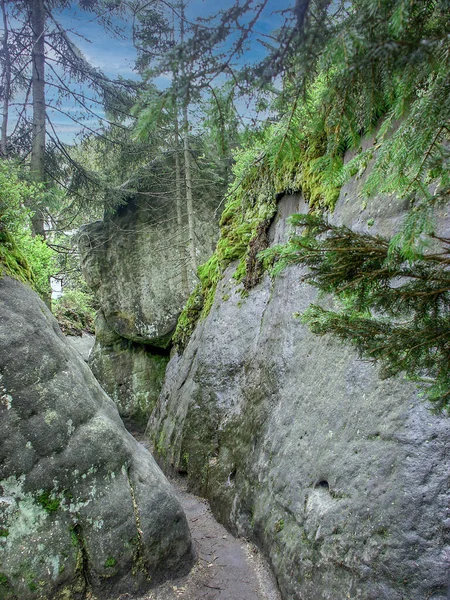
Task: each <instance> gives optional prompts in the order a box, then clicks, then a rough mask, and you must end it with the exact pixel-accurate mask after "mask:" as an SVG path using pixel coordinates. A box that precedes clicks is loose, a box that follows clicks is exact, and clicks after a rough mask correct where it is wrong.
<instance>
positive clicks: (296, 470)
mask: <svg viewBox="0 0 450 600" xmlns="http://www.w3.org/2000/svg"><path fill="white" fill-rule="evenodd" d="M352 185H353V186H354V187H353V188H350V187H346V188H344V190H343V193H342V197H341V199H340V202H339V205H338V207H337V209H336V212H335V215H334V217H333V218H334V219H335V220H336V221H339V220H340V221H345V222H346V223H352V224H354V225H358V224H359V226H360V227H361V228H369V227H373V229H375V228H376V227H377V228H378V231H381V232H383V233H390V232H391V231H392V229H393V228H394V227H395V226H396V223H397V222H398V220H399V218H400V214H401V213H400V212H399V211H400V208H401V207H396V206H395V203H392V205H389V199H385V202H386V203H387V204H385V208H384V210H383V209H381V210H378V209H377V205H376V202H377V201H378V202H379V201H380V199H375V201H374V203H373V204H371V205H370V206H367V205H360V201H358V200H357V194H356V193H355V189H354V188H355V187H356V188H357V187H358V185H359V183H358V182H353V183H352ZM349 192H352V193H351V194H350V193H349ZM351 198H353V199H351ZM306 208H307V207H305V205H304V203H303V201H302V199H301V198H300V197H285V198H284V199H283V200H281V202H280V205H279V212H278V216H277V218H276V219H275V222H274V224H273V225H272V229H271V237H272V240H273V241H274V242H280V241H283V240H285V239H286V233H287V229H288V226H287V224H286V217H287V216H288V215H289V214H291V213H293V212H301V211H302V210H305V209H306ZM374 220H375V223H374ZM232 275H233V267H230V268H229V269H228V270H227V272H226V273H225V276H224V278H223V280H222V282H221V285H220V286H219V289H218V290H217V293H216V298H215V303H214V306H213V308H212V310H211V312H210V314H209V316H208V317H207V318H206V319H205V320H204V321H203V322H201V323H200V324H199V325H198V326H197V328H196V331H195V332H194V335H193V337H192V338H191V341H190V343H189V345H188V347H187V348H186V350H185V352H184V354H183V356H182V357H180V356H178V355H176V356H174V357H173V358H172V360H171V361H170V363H169V366H168V370H167V375H166V383H165V385H164V388H163V391H162V394H161V397H160V400H159V402H158V405H157V408H156V410H155V412H154V413H153V415H152V417H151V419H150V422H149V426H148V434H149V436H150V438H151V439H152V441H153V443H154V446H155V448H156V450H157V452H158V454H159V457H160V460H161V462H162V464H163V465H164V466H165V468H166V469H167V470H170V469H178V470H181V471H185V472H187V473H188V478H189V481H190V484H191V487H193V488H194V489H196V490H199V491H201V492H202V493H204V494H206V495H207V496H208V497H209V499H210V500H211V503H212V507H213V510H214V512H215V514H216V515H217V516H218V517H219V518H220V520H221V521H222V522H224V523H226V524H227V525H228V527H230V528H231V529H232V530H234V531H238V532H239V533H241V534H243V535H246V536H248V537H250V538H252V539H253V540H255V541H256V542H257V543H258V544H259V545H260V546H262V548H263V549H264V550H265V553H266V555H267V556H268V557H269V559H270V561H271V564H272V566H273V568H274V571H275V574H276V576H277V579H278V582H279V585H280V588H281V590H282V593H283V596H284V598H286V599H289V600H300V599H301V600H344V599H352V600H353V599H360V600H405V599H408V600H418V599H419V598H423V599H425V598H430V599H431V598H433V599H434V600H438V599H439V600H444V599H448V598H449V594H450V589H449V587H448V584H449V580H448V573H449V560H450V509H449V506H450V491H449V487H448V460H449V456H448V447H449V443H450V427H449V426H450V421H449V420H448V418H446V417H442V416H435V415H432V414H431V413H430V412H429V409H428V406H427V405H426V404H425V403H424V401H423V400H422V399H420V398H419V397H418V394H417V392H416V388H415V387H414V385H412V384H411V383H408V382H406V381H403V380H400V379H389V380H384V381H381V380H380V379H379V377H378V375H377V370H376V369H375V368H374V367H373V366H372V365H370V364H368V363H364V362H361V361H359V360H357V359H356V357H355V355H354V354H353V352H352V351H351V350H350V349H348V348H347V347H346V346H344V345H341V344H339V343H338V342H336V341H335V340H334V339H332V338H328V337H322V338H320V337H317V336H314V335H313V334H311V333H310V332H309V330H308V329H307V328H305V327H304V326H303V325H302V324H301V323H300V322H299V321H298V320H297V319H295V318H294V316H293V314H294V313H295V312H297V311H303V310H304V309H306V308H307V306H308V305H309V303H310V302H311V301H313V300H314V298H315V294H314V290H313V288H311V287H310V286H307V285H306V284H303V283H302V281H301V276H302V271H301V269H300V268H299V267H291V268H289V269H288V270H286V271H285V272H284V274H283V275H282V276H280V277H278V278H277V279H276V280H275V281H274V282H272V281H271V280H270V279H269V278H268V277H266V278H265V279H264V280H263V281H262V283H261V284H259V285H258V286H257V287H256V288H254V289H253V290H251V291H250V293H249V295H248V297H241V294H240V293H239V289H237V288H236V282H235V281H234V280H233V279H232Z"/></svg>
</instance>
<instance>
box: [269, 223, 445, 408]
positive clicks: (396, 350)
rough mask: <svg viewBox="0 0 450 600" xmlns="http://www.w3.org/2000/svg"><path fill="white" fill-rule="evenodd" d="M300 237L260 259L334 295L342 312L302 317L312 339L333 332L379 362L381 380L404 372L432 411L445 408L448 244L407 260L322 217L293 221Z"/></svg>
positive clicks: (313, 311)
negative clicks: (292, 268)
mask: <svg viewBox="0 0 450 600" xmlns="http://www.w3.org/2000/svg"><path fill="white" fill-rule="evenodd" d="M291 221H292V223H293V225H295V226H297V227H301V228H303V230H304V231H303V235H295V236H292V238H291V240H290V243H289V244H287V245H286V246H281V247H278V248H274V249H271V250H270V251H269V252H267V253H266V254H270V255H271V256H277V260H278V262H277V263H276V265H275V267H274V272H275V273H277V272H279V271H280V270H282V269H283V268H284V267H285V266H286V265H288V264H293V263H302V264H304V265H306V266H308V267H309V273H308V274H306V275H305V276H304V280H305V281H307V282H308V283H310V284H312V285H314V286H316V287H317V288H318V289H319V290H320V291H321V292H323V293H327V294H330V293H331V294H333V295H334V297H335V298H336V299H337V300H338V301H339V304H340V309H338V310H325V309H323V308H322V307H321V306H319V305H315V304H313V305H311V306H310V308H309V309H308V310H307V311H306V312H305V313H303V314H302V315H301V319H302V321H303V322H305V323H307V324H308V325H309V327H310V328H311V330H312V331H313V332H314V333H317V334H319V335H323V334H326V333H332V334H334V335H337V336H338V337H339V338H340V339H342V340H346V341H348V342H350V343H352V344H353V345H354V346H355V347H356V349H357V350H358V352H359V354H360V355H361V356H362V357H363V358H365V359H368V360H372V361H377V362H379V363H380V364H381V366H382V374H384V375H385V376H391V375H396V374H398V373H402V372H403V373H405V374H406V375H407V376H408V377H409V378H410V379H412V380H414V381H419V382H422V383H423V386H424V387H425V390H426V395H427V397H428V399H429V400H431V401H432V402H433V405H434V407H435V409H436V410H442V409H445V410H447V411H449V410H450V347H449V343H448V340H449V339H450V272H449V270H448V262H449V259H448V257H449V254H450V239H443V238H435V246H434V247H431V248H429V249H428V251H427V252H423V253H420V254H419V253H418V252H416V254H415V257H414V259H413V260H405V256H404V252H403V251H402V248H400V247H399V246H397V245H392V243H391V242H390V240H388V239H386V238H383V237H381V236H378V235H369V234H358V233H355V232H353V231H352V230H351V229H348V228H347V227H336V226H333V225H330V224H329V223H327V221H326V220H324V219H323V218H321V217H317V216H314V215H295V216H294V217H293V218H292V219H291Z"/></svg>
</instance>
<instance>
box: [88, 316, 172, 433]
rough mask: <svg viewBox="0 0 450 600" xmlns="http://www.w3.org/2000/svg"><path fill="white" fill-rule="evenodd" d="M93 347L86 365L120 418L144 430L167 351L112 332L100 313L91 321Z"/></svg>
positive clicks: (159, 382) (165, 365)
mask: <svg viewBox="0 0 450 600" xmlns="http://www.w3.org/2000/svg"><path fill="white" fill-rule="evenodd" d="M95 331H96V337H95V345H94V348H93V349H92V352H91V354H90V357H89V366H90V368H91V370H92V372H93V373H94V375H95V376H96V377H97V379H98V380H99V381H100V382H101V385H102V387H103V389H104V390H105V392H106V393H107V394H108V395H109V397H110V398H111V399H112V400H114V402H115V404H116V406H117V408H118V410H119V414H120V416H121V417H122V419H123V420H124V421H125V422H127V423H129V424H130V426H132V427H135V428H138V429H141V430H142V431H143V430H144V429H145V426H146V424H147V421H148V418H149V415H150V413H151V412H152V410H153V407H154V406H155V403H156V401H157V399H158V396H159V393H160V391H161V387H162V383H163V380H164V374H165V371H166V367H167V363H168V361H169V356H168V352H166V351H164V350H163V349H160V350H159V351H158V350H157V349H156V348H153V349H152V350H151V351H150V350H149V349H148V347H146V346H145V345H143V344H137V343H135V342H132V341H130V340H127V339H125V338H123V337H121V336H119V335H117V333H116V332H115V331H114V330H112V329H111V328H110V327H109V325H108V323H107V322H106V319H105V317H104V315H103V311H102V310H100V311H99V312H98V314H97V317H96V320H95Z"/></svg>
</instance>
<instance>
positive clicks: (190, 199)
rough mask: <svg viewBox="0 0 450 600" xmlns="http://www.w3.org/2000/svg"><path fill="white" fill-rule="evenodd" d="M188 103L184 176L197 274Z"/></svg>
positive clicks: (185, 113) (184, 127)
mask: <svg viewBox="0 0 450 600" xmlns="http://www.w3.org/2000/svg"><path fill="white" fill-rule="evenodd" d="M188 102H189V100H188V99H186V101H185V103H184V106H183V147H184V176H185V179H186V208H187V219H188V233H189V236H188V245H189V255H190V258H191V267H192V269H193V271H194V274H195V275H196V274H197V257H196V253H195V250H196V244H195V231H194V201H193V194H192V167H191V149H190V147H189V117H188Z"/></svg>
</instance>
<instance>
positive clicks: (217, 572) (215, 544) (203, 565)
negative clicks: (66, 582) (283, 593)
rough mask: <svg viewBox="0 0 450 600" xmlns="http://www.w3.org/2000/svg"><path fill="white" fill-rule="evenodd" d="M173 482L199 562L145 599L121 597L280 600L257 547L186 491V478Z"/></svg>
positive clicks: (123, 597) (202, 500)
mask: <svg viewBox="0 0 450 600" xmlns="http://www.w3.org/2000/svg"><path fill="white" fill-rule="evenodd" d="M141 443H142V442H141ZM144 445H146V444H145V442H144ZM171 483H172V485H173V486H174V488H175V490H176V492H177V495H178V497H179V500H180V502H181V504H182V506H183V509H184V511H185V513H186V516H187V519H188V522H189V526H190V529H191V533H192V538H193V540H194V545H195V549H196V552H197V563H196V564H195V566H194V568H193V569H192V571H191V572H190V573H189V575H187V576H186V577H183V578H181V579H178V580H176V581H170V582H166V583H165V584H163V585H161V586H159V587H157V588H154V589H153V590H151V591H150V592H148V594H147V595H145V596H143V597H141V598H133V597H132V596H130V595H128V594H124V595H122V596H121V598H120V600H178V599H183V600H280V598H281V597H280V595H279V592H278V589H277V586H276V583H275V580H274V577H273V575H272V574H271V572H270V570H269V568H268V566H267V565H266V563H265V561H264V560H263V559H262V557H261V556H260V554H259V553H258V551H257V549H256V548H255V547H254V546H252V545H251V544H249V543H247V542H246V541H245V540H242V539H237V538H235V537H233V536H232V535H231V534H230V533H229V532H228V531H227V530H226V529H225V528H224V527H223V526H222V525H220V524H219V523H218V522H217V521H216V520H215V518H214V516H213V515H212V512H211V509H210V507H209V504H208V502H207V501H206V500H204V499H203V498H199V497H197V496H194V495H193V494H190V493H189V492H187V491H186V484H185V481H184V480H182V479H176V480H172V481H171Z"/></svg>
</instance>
